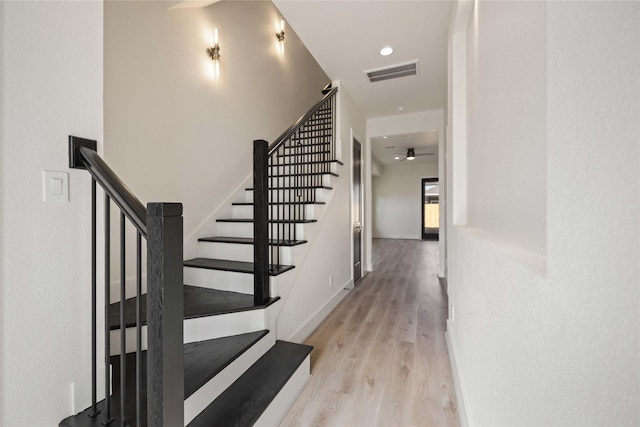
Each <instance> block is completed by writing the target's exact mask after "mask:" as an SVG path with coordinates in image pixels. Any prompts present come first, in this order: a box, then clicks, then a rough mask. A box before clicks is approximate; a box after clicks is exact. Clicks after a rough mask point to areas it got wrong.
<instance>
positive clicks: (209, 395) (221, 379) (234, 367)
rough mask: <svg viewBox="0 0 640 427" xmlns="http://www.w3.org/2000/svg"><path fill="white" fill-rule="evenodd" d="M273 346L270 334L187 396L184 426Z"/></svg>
mask: <svg viewBox="0 0 640 427" xmlns="http://www.w3.org/2000/svg"><path fill="white" fill-rule="evenodd" d="M274 344H275V334H274V333H273V332H270V333H269V334H267V335H266V336H264V337H262V339H260V341H258V342H257V343H255V344H254V345H253V346H251V348H249V349H248V350H247V351H245V352H244V353H242V354H241V355H240V356H239V357H238V358H237V359H235V360H234V361H233V362H231V363H230V364H229V365H228V366H227V367H226V368H224V369H223V370H222V371H221V372H219V373H218V374H217V375H216V376H215V377H213V378H212V379H211V380H209V382H207V383H206V384H204V385H203V386H202V387H200V388H199V389H198V390H197V391H196V392H195V393H194V394H192V395H191V396H189V398H188V399H186V400H185V401H184V425H185V426H186V425H187V424H189V423H190V422H191V421H193V419H194V418H195V417H196V416H197V415H198V414H199V413H200V412H202V411H203V410H204V409H205V408H206V407H207V406H209V404H211V402H213V401H214V400H215V399H216V398H217V397H218V396H219V395H220V394H222V392H223V391H225V390H226V389H227V388H228V387H229V386H230V385H231V384H233V383H234V382H235V381H236V380H237V379H238V378H239V377H240V376H241V375H242V374H244V373H245V371H246V370H247V369H249V368H250V367H251V365H253V364H254V363H255V362H257V361H258V359H260V357H262V355H263V354H265V353H266V352H267V351H269V349H270V348H271V347H272V346H273V345H274Z"/></svg>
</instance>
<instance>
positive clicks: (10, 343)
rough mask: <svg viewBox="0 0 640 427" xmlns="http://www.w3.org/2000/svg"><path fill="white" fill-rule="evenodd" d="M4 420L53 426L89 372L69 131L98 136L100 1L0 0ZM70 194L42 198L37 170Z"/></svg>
mask: <svg viewBox="0 0 640 427" xmlns="http://www.w3.org/2000/svg"><path fill="white" fill-rule="evenodd" d="M0 7H1V8H2V24H1V31H2V36H1V38H2V49H1V52H2V81H1V87H2V90H1V95H2V113H1V116H0V117H1V125H2V126H1V128H2V131H1V142H2V147H1V149H2V167H1V170H2V179H1V183H2V188H1V194H2V202H1V208H2V214H1V216H2V233H1V236H2V298H1V303H2V307H1V310H0V316H1V318H2V320H1V325H2V332H1V337H2V338H1V339H2V345H1V348H2V355H1V361H2V367H1V376H2V390H3V394H2V413H1V415H0V424H1V425H3V426H52V425H57V424H58V422H60V421H61V420H62V418H64V417H66V416H68V415H70V414H71V412H72V397H71V396H72V394H71V383H72V382H75V381H77V380H78V379H79V378H80V377H81V376H83V375H89V374H90V348H89V342H90V335H89V332H90V303H89V302H90V254H91V248H90V234H89V230H90V208H89V206H90V191H89V188H90V179H89V177H88V175H87V173H86V172H84V171H75V170H74V171H70V170H69V169H68V148H67V138H68V135H70V134H75V135H80V136H86V137H92V138H95V139H98V140H99V141H101V140H102V133H103V128H102V126H103V124H102V112H103V111H102V64H103V62H102V52H103V50H102V28H103V24H102V22H103V12H102V3H101V2H72V1H67V2H2V3H1V6H0ZM43 170H56V171H63V172H69V178H70V186H69V189H70V201H69V202H47V203H45V202H43V201H42V171H43Z"/></svg>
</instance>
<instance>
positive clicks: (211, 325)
mask: <svg viewBox="0 0 640 427" xmlns="http://www.w3.org/2000/svg"><path fill="white" fill-rule="evenodd" d="M262 329H266V317H265V311H264V309H261V310H248V311H239V312H236V313H228V314H218V315H216V316H207V317H197V318H193V319H185V320H184V342H185V343H190V342H196V341H204V340H210V339H213V338H221V337H225V336H228V335H238V334H244V333H248V332H254V331H259V330H262ZM141 335H142V350H146V349H147V326H146V325H144V326H142V328H141ZM125 338H126V343H125V349H126V352H127V353H131V352H134V351H136V329H135V327H131V328H126V330H125ZM110 339H111V351H110V354H111V355H112V356H114V355H118V354H120V330H119V329H116V330H112V331H111V333H110Z"/></svg>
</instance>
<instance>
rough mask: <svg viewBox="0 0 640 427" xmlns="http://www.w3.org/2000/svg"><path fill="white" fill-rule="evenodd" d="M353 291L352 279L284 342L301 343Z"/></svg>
mask: <svg viewBox="0 0 640 427" xmlns="http://www.w3.org/2000/svg"><path fill="white" fill-rule="evenodd" d="M351 289H353V279H351V280H349V281H348V282H347V283H345V284H344V286H342V287H341V288H340V290H339V291H338V292H337V293H336V294H335V295H334V296H333V297H331V298H330V299H329V301H327V302H326V303H325V304H324V305H323V306H322V307H320V308H319V309H318V310H317V311H316V312H315V313H313V314H312V315H311V316H309V318H308V319H307V321H306V322H304V323H303V324H302V325H301V326H300V327H299V328H298V329H297V330H296V331H295V332H294V333H293V334H292V335H291V336H290V337H289V338H287V339H286V341H292V342H297V343H302V342H304V340H306V339H307V338H308V337H309V335H311V334H312V333H313V331H315V330H316V328H317V327H318V326H319V325H320V323H322V321H323V320H324V319H326V318H327V316H329V314H331V312H332V311H333V309H334V308H336V306H337V305H338V304H339V303H340V301H342V300H343V299H344V297H346V296H347V294H348V293H349V291H350V290H351Z"/></svg>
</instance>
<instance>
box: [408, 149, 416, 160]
mask: <svg viewBox="0 0 640 427" xmlns="http://www.w3.org/2000/svg"><path fill="white" fill-rule="evenodd" d="M415 158H416V152H415V151H414V150H413V148H409V149H408V150H407V160H413V159H415Z"/></svg>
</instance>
